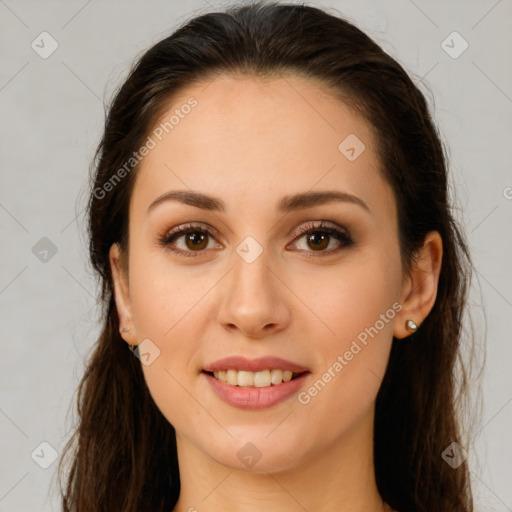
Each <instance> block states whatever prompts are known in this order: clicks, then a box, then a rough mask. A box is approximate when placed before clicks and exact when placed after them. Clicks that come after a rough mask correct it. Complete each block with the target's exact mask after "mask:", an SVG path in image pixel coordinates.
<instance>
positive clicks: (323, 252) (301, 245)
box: [293, 221, 354, 257]
mask: <svg viewBox="0 0 512 512" xmlns="http://www.w3.org/2000/svg"><path fill="white" fill-rule="evenodd" d="M293 245H294V246H295V248H296V249H297V250H298V251H299V252H302V253H304V256H308V257H309V256H328V255H331V254H335V253H337V252H339V251H341V250H342V249H343V248H346V247H350V246H351V245H354V241H353V239H352V238H351V236H350V234H349V232H348V230H347V229H345V228H336V227H334V226H331V225H327V224H325V223H324V222H323V221H322V222H320V224H314V223H309V224H307V225H305V226H302V227H301V228H300V229H299V232H298V236H297V237H296V239H295V242H294V243H293Z"/></svg>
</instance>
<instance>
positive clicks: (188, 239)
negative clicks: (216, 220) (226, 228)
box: [185, 232, 208, 251]
mask: <svg viewBox="0 0 512 512" xmlns="http://www.w3.org/2000/svg"><path fill="white" fill-rule="evenodd" d="M185 245H186V246H187V249H190V250H191V251H195V250H201V249H205V248H206V246H207V245H208V234H207V233H202V232H201V233H200V232H193V233H189V234H187V235H185Z"/></svg>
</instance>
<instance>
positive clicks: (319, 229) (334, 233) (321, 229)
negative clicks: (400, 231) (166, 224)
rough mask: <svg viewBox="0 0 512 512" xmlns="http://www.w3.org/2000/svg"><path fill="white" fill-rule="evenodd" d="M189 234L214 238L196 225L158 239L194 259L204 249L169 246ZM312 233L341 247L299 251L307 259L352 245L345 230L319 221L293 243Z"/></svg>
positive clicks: (302, 229)
mask: <svg viewBox="0 0 512 512" xmlns="http://www.w3.org/2000/svg"><path fill="white" fill-rule="evenodd" d="M190 233H203V234H206V235H208V236H209V237H212V238H214V234H215V233H214V232H211V231H210V230H209V229H206V228H204V227H202V226H200V225H198V224H183V225H182V226H179V227H177V228H176V229H174V230H173V231H171V232H169V233H166V234H165V235H164V236H163V237H161V238H160V239H159V242H160V245H162V246H164V247H167V248H168V249H169V250H170V251H172V252H174V253H176V254H179V255H181V256H185V257H187V258H188V257H191V258H196V257H198V256H200V255H201V253H204V252H206V251H205V250H204V249H203V250H201V251H183V250H182V249H177V248H176V247H173V246H172V245H171V244H172V242H174V241H175V240H177V239H178V238H181V237H182V236H183V235H187V234H190ZM312 233H326V234H328V235H329V236H331V237H334V238H336V239H337V240H338V241H339V242H341V243H342V244H343V245H342V247H339V248H337V249H334V250H333V249H331V250H330V251H319V252H318V253H316V254H315V251H304V250H299V252H304V253H309V254H308V255H307V256H306V257H308V258H317V257H322V256H325V255H331V254H334V253H337V252H339V251H340V250H341V249H342V248H343V247H349V246H351V245H354V241H353V240H352V238H351V236H350V234H349V232H348V231H347V230H346V229H338V228H335V227H333V226H329V225H327V224H326V223H325V222H324V221H320V223H319V224H315V223H313V222H308V223H307V224H305V225H304V226H302V227H301V228H299V230H298V232H297V233H295V237H294V241H295V240H296V239H298V238H302V237H303V236H304V235H308V234H312Z"/></svg>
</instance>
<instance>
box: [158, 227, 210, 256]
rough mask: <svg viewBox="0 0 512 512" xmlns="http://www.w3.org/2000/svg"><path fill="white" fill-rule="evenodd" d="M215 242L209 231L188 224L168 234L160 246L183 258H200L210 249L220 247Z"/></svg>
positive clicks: (161, 240)
mask: <svg viewBox="0 0 512 512" xmlns="http://www.w3.org/2000/svg"><path fill="white" fill-rule="evenodd" d="M214 241H215V238H214V236H213V235H212V234H211V233H210V231H208V230H207V229H204V228H202V227H200V226H195V225H193V224H188V225H185V226H179V227H178V228H176V229H174V230H172V231H171V232H170V233H167V234H166V235H165V236H163V237H162V238H161V239H160V244H161V245H162V246H164V247H167V248H168V249H170V250H171V251H173V252H175V253H177V254H179V255H182V256H199V255H201V254H202V253H205V252H206V249H208V248H212V247H220V244H215V243H214ZM210 242H211V243H210Z"/></svg>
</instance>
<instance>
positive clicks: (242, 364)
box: [203, 356, 309, 385]
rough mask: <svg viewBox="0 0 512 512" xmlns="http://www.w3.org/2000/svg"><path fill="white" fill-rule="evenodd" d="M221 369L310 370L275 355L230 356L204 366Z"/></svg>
mask: <svg viewBox="0 0 512 512" xmlns="http://www.w3.org/2000/svg"><path fill="white" fill-rule="evenodd" d="M221 370H242V371H245V372H261V371H263V370H289V371H291V372H293V373H303V372H309V370H308V368H305V367H303V366H300V365H299V364H296V363H293V362H292V361H287V360H286V359H281V358H280V357H273V356H265V357H259V358H257V359H247V358H245V357H243V356H230V357H225V358H223V359H219V360H217V361H215V362H214V363H211V364H209V365H207V366H205V367H204V368H203V371H205V372H218V371H221ZM294 380H296V379H294ZM290 382H291V381H290ZM279 385H281V384H279Z"/></svg>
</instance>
